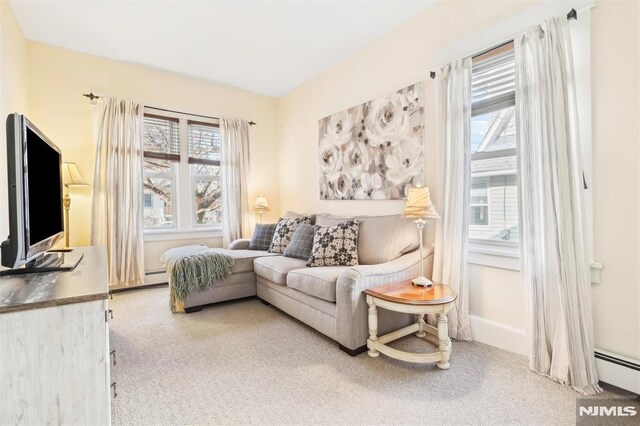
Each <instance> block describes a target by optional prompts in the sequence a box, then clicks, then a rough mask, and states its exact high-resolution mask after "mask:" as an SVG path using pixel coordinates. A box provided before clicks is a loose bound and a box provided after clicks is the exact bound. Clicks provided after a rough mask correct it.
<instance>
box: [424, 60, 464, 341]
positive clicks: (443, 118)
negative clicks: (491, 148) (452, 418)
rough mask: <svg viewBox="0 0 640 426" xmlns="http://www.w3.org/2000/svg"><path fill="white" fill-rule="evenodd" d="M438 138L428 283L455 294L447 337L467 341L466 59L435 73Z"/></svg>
mask: <svg viewBox="0 0 640 426" xmlns="http://www.w3.org/2000/svg"><path fill="white" fill-rule="evenodd" d="M437 95H438V109H439V111H438V129H437V130H438V134H437V142H436V144H437V145H436V164H437V165H436V167H437V170H436V176H437V183H436V194H437V197H436V200H437V201H436V207H438V208H439V209H441V210H440V213H441V216H442V219H440V220H439V221H437V222H436V246H435V254H434V263H433V280H434V281H439V282H443V283H446V284H448V285H450V286H451V288H453V290H455V292H456V293H458V299H457V301H456V309H455V311H453V312H450V314H449V330H450V332H449V333H450V335H451V337H453V338H455V339H460V340H471V330H470V327H469V289H468V277H467V245H468V244H467V243H468V240H469V234H468V233H469V188H470V182H471V152H470V144H471V58H465V59H460V60H458V61H456V62H454V63H452V64H449V65H447V66H445V67H443V68H442V69H441V70H440V71H439V72H438V73H437Z"/></svg>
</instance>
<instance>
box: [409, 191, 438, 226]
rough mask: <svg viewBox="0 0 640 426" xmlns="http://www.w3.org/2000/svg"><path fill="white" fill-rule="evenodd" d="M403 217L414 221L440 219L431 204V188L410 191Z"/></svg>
mask: <svg viewBox="0 0 640 426" xmlns="http://www.w3.org/2000/svg"><path fill="white" fill-rule="evenodd" d="M402 217H407V218H412V219H437V218H439V217H440V215H439V214H438V212H437V211H436V209H435V208H434V207H433V203H432V202H431V196H430V195H429V188H426V187H422V186H417V187H415V188H411V189H409V196H408V197H407V204H406V205H405V206H404V210H403V211H402Z"/></svg>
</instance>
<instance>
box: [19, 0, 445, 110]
mask: <svg viewBox="0 0 640 426" xmlns="http://www.w3.org/2000/svg"><path fill="white" fill-rule="evenodd" d="M432 2H433V0H421V1H313V2H310V1H288V2H285V1H251V2H247V1H199V2H195V1H180V0H174V1H90V0H81V1H52V0H49V1H31V0H11V1H10V3H11V7H12V9H13V11H14V13H15V15H16V18H17V20H18V23H19V25H20V28H21V29H22V31H23V33H24V35H25V37H26V38H27V39H29V40H35V41H39V42H43V43H47V44H51V45H54V46H59V47H62V48H65V49H70V50H74V51H78V52H83V53H88V54H92V55H97V56H102V57H106V58H111V59H116V60H122V61H127V62H132V63H137V64H141V65H147V66H151V67H155V68H160V69H164V70H168V71H173V72H177V73H180V74H185V75H189V76H193V77H199V78H204V79H207V80H211V81H216V82H220V83H225V84H229V85H232V86H235V87H239V88H242V89H246V90H250V91H252V92H256V93H260V94H264V95H268V96H275V97H278V96H282V95H284V94H286V93H288V92H289V91H291V90H292V89H294V88H295V87H297V86H299V85H300V84H303V83H305V82H306V81H309V80H311V79H312V78H313V77H315V76H317V75H319V74H321V73H322V72H323V71H325V70H327V69H329V68H331V67H332V66H333V65H335V64H337V63H338V62H340V61H341V60H342V59H344V58H346V57H348V56H349V55H350V54H352V53H353V52H355V51H357V50H358V49H359V48H361V47H363V46H365V45H366V44H368V43H369V42H371V41H373V40H375V39H377V38H379V37H380V36H382V35H383V34H385V33H386V32H388V31H389V30H390V29H392V28H393V27H395V26H397V25H399V24H400V23H402V22H403V21H405V20H407V19H409V18H410V17H411V16H413V15H415V14H416V13H418V12H420V11H421V10H423V9H424V8H425V7H427V6H428V5H429V4H430V3H432Z"/></svg>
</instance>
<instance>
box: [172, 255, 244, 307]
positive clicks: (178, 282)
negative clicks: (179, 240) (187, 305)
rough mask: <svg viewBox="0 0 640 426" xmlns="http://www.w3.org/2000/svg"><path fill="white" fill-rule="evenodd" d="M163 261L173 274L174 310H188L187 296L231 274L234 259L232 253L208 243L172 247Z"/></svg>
mask: <svg viewBox="0 0 640 426" xmlns="http://www.w3.org/2000/svg"><path fill="white" fill-rule="evenodd" d="M161 260H162V262H163V263H164V266H165V268H166V269H167V276H168V277H169V291H170V301H169V304H170V307H171V312H174V313H175V312H181V311H183V310H184V304H183V303H182V301H183V300H184V298H185V297H187V296H188V295H190V294H193V293H197V292H198V291H201V290H205V289H208V288H211V287H213V286H214V285H215V283H216V282H217V281H219V280H223V279H225V278H227V277H228V276H229V275H231V269H232V268H233V262H234V260H233V258H232V257H231V256H229V255H227V254H224V253H221V252H219V251H216V249H211V248H209V247H207V246H205V245H197V246H186V247H178V248H174V249H169V250H167V251H166V252H165V253H164V254H163V255H162V257H161Z"/></svg>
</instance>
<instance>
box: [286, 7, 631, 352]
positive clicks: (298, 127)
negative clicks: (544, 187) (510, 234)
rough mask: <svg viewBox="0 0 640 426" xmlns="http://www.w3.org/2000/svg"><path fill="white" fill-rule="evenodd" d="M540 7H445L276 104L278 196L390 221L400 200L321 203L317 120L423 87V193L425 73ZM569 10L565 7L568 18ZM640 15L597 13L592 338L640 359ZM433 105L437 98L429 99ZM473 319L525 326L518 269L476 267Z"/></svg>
mask: <svg viewBox="0 0 640 426" xmlns="http://www.w3.org/2000/svg"><path fill="white" fill-rule="evenodd" d="M538 3H539V2H491V1H473V2H472V1H441V2H437V3H435V4H434V5H432V6H430V7H428V8H427V9H426V10H424V12H422V13H420V14H419V15H417V16H415V17H414V18H412V19H411V20H409V21H408V22H406V23H405V24H403V25H401V26H400V27H398V28H396V29H395V30H393V31H391V32H390V33H389V34H387V35H385V36H383V37H382V38H380V39H379V40H377V41H375V42H373V43H371V44H370V45H368V46H367V47H365V48H363V49H362V50H360V51H358V52H357V53H355V54H354V55H352V56H351V57H349V58H348V59H347V60H345V61H343V62H341V63H340V64H338V65H337V66H335V67H333V68H332V69H330V70H329V71H327V72H325V73H323V74H322V75H320V76H319V77H317V78H315V79H313V80H312V81H310V82H308V83H306V84H304V85H302V86H300V87H298V88H297V89H295V90H294V91H293V92H291V93H290V94H288V95H287V96H285V97H283V98H281V99H280V100H279V101H278V105H279V123H280V124H279V131H280V200H281V206H282V208H283V210H284V209H294V210H299V211H314V212H315V211H328V212H332V213H336V214H389V213H398V212H400V211H401V209H402V206H403V202H402V201H383V202H380V201H321V200H319V196H318V169H319V168H318V148H317V144H318V135H317V125H318V119H320V118H322V117H325V116H327V115H330V114H332V113H335V112H338V111H341V110H344V109H346V108H349V107H351V106H354V105H358V104H360V103H362V102H365V101H367V100H370V99H372V98H375V97H377V96H380V95H383V94H386V93H390V92H393V91H395V90H397V89H400V88H402V87H405V86H407V85H410V84H413V83H415V82H418V81H424V82H426V99H427V102H426V105H425V116H426V119H425V121H426V123H425V124H426V149H425V153H426V171H427V185H431V186H432V185H433V182H434V181H435V176H434V172H433V168H434V163H433V158H434V145H433V141H434V137H435V118H436V117H435V108H434V101H433V99H434V85H433V83H432V80H431V79H429V78H428V75H429V70H431V69H433V68H435V67H436V66H438V65H441V64H440V63H438V54H439V52H441V51H442V50H443V49H446V48H448V47H450V46H452V45H454V44H455V43H456V42H458V41H460V40H463V39H466V38H469V37H474V35H475V34H477V33H479V32H480V31H482V30H483V29H485V28H488V27H490V26H493V25H494V24H496V23H498V22H500V21H502V20H504V19H506V18H509V17H511V16H514V15H517V14H519V13H521V12H523V11H525V10H526V9H528V8H530V7H531V6H534V5H536V4H538ZM568 10H569V7H568V6H567V11H568ZM638 16H639V11H638V3H637V2H633V1H620V2H615V1H599V2H597V4H596V7H595V9H594V10H593V12H592V17H593V23H592V39H593V43H592V79H593V84H592V92H593V114H592V115H593V119H592V122H593V143H594V155H593V159H594V165H593V168H594V170H593V185H594V206H595V211H594V228H595V235H594V238H595V260H597V261H600V262H603V263H604V265H605V269H604V270H603V271H602V275H601V283H600V284H598V285H594V287H593V296H594V302H593V311H594V319H595V342H596V346H598V347H599V348H602V349H605V350H609V351H611V352H614V353H619V354H622V355H626V356H629V357H634V358H640V315H639V314H638V306H639V303H640V285H639V283H640V275H639V272H640V269H639V265H640V262H639V261H640V247H639V240H640V238H639V236H640V229H639V221H640V210H639V201H640V191H639V190H638V188H639V186H638V183H639V182H640V175H639V170H640V164H639V152H638V140H639V136H640V135H639V132H638V123H639V121H640V120H639V119H638V117H639V116H640V109H639V105H638V89H639V88H638V75H639V72H640V69H639V66H638V50H639V38H640V37H639V34H638V27H639V22H638V21H639V19H638ZM429 100H432V101H431V102H429ZM470 309H471V312H472V314H473V315H475V316H477V317H480V318H482V319H485V320H489V321H495V322H496V323H498V324H503V325H505V326H507V327H512V328H515V329H519V330H523V329H524V328H525V324H526V323H525V306H524V291H523V285H522V280H521V278H520V274H519V272H517V271H513V270H506V269H497V268H491V267H487V266H480V265H471V267H470Z"/></svg>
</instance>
